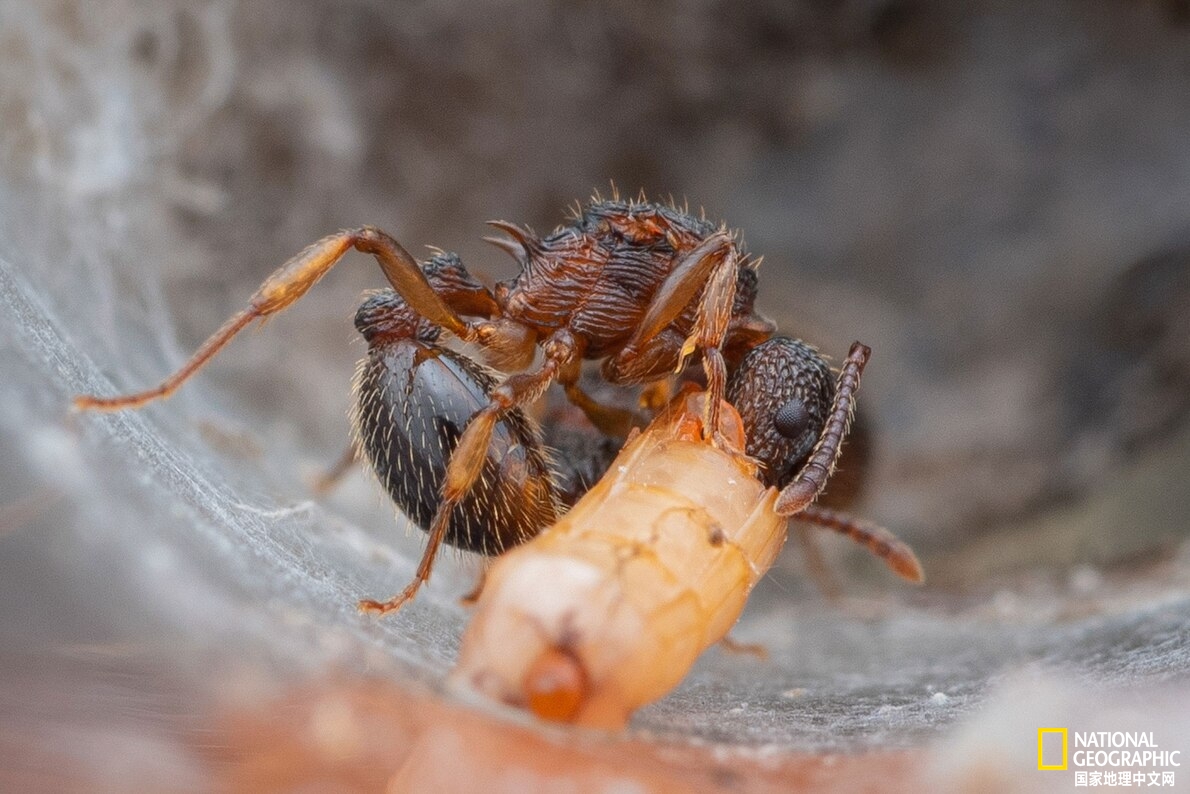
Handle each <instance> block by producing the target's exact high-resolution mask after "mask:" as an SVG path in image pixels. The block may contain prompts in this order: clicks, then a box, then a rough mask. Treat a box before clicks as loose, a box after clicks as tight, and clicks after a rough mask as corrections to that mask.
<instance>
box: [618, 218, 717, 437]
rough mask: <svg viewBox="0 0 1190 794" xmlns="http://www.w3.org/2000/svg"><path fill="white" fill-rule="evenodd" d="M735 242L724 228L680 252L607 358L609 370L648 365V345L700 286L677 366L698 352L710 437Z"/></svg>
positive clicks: (687, 304) (713, 431) (714, 429)
mask: <svg viewBox="0 0 1190 794" xmlns="http://www.w3.org/2000/svg"><path fill="white" fill-rule="evenodd" d="M739 262H740V258H739V253H738V252H737V251H736V247H735V241H734V240H733V239H732V237H731V235H730V234H729V233H728V232H726V231H718V232H716V233H714V234H712V235H711V236H709V237H707V238H706V239H705V240H703V241H702V242H701V243H700V244H699V245H698V246H696V247H695V248H694V249H692V250H690V251H689V252H687V253H686V254H684V255H683V256H682V257H681V258H680V259H679V260H678V262H677V264H676V265H675V266H674V268H673V270H672V271H671V272H670V274H669V275H668V276H667V277H666V279H665V281H664V282H662V284H661V286H660V287H659V288H658V289H657V292H656V294H655V295H654V296H653V299H652V301H651V303H650V304H649V307H648V310H647V311H646V312H645V315H644V317H643V318H642V319H641V322H640V325H639V326H638V328H637V331H636V333H635V334H634V335H633V337H632V339H631V340H630V341H629V342H628V344H627V345H625V347H624V349H623V350H622V351H621V352H620V353H619V354H618V355H617V356H616V357H615V358H614V359H612V360H611V361H610V362H609V363H610V365H611V372H612V373H613V374H615V373H620V379H621V380H625V379H626V378H625V377H624V374H626V373H631V372H633V371H634V370H639V369H642V368H644V369H647V367H648V364H647V363H644V362H647V361H648V360H649V356H648V354H647V352H646V351H647V350H648V348H649V344H650V342H652V341H654V340H655V339H656V338H657V337H658V336H659V335H661V334H662V332H663V331H665V329H666V327H667V326H669V325H670V323H672V322H673V321H674V320H676V319H678V317H680V316H681V315H682V313H683V312H685V311H686V310H687V309H688V308H689V307H690V304H691V301H693V300H694V299H695V297H696V296H697V295H698V292H699V290H702V297H701V298H700V299H699V301H698V307H697V310H696V314H695V320H694V326H693V328H692V329H691V331H690V333H689V334H688V336H687V337H686V340H685V342H684V343H683V345H682V347H681V349H680V351H678V362H677V370H679V371H680V370H681V369H682V366H683V364H684V362H685V361H686V359H687V358H688V357H689V356H690V355H692V354H693V353H694V352H695V351H700V352H701V353H702V356H703V370H704V372H705V373H706V378H707V400H706V409H705V411H706V412H705V414H704V416H703V425H704V427H705V428H706V431H705V432H706V433H707V434H708V436H709V437H710V438H714V437H715V435H716V434H717V433H718V427H719V404H720V401H721V400H722V399H723V396H724V394H725V393H726V390H727V366H726V363H725V362H724V360H723V353H722V350H721V348H722V346H723V344H724V340H725V339H726V337H727V332H728V328H729V326H730V324H731V320H732V310H733V308H734V302H735V290H736V279H737V277H738V270H739V267H740V264H739Z"/></svg>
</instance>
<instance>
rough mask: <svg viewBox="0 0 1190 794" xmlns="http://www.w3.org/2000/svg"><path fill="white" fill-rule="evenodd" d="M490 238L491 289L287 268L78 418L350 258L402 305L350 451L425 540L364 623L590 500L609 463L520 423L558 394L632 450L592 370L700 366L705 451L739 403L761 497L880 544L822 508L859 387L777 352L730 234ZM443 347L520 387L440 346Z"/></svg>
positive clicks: (455, 271)
mask: <svg viewBox="0 0 1190 794" xmlns="http://www.w3.org/2000/svg"><path fill="white" fill-rule="evenodd" d="M491 225H492V226H493V227H494V228H496V229H498V230H499V231H501V232H503V233H504V234H505V235H506V236H504V237H499V238H487V239H489V241H490V242H492V243H494V244H495V245H497V246H498V247H500V248H501V249H503V250H504V251H506V252H508V253H509V254H511V255H512V256H513V257H514V259H516V261H517V264H518V265H519V266H520V268H521V269H520V272H519V273H518V274H517V275H516V276H514V277H513V278H512V279H510V280H507V281H503V282H500V283H499V284H497V285H496V287H495V288H494V289H493V290H489V289H487V288H486V287H484V286H483V285H482V284H480V283H479V282H478V281H476V280H475V279H474V278H473V277H472V276H471V275H470V274H469V273H468V272H467V270H466V269H465V268H464V267H463V265H462V263H461V262H460V261H459V259H458V257H457V256H454V255H452V254H437V255H435V256H433V257H432V258H431V259H429V260H427V261H426V262H424V263H421V264H419V263H418V262H417V261H416V260H415V259H414V258H413V257H412V256H411V255H410V254H409V253H408V252H407V251H406V250H405V249H404V248H403V247H402V246H401V245H400V244H399V243H398V242H397V241H396V240H395V239H393V238H392V237H391V236H389V235H388V234H387V233H385V232H383V231H381V230H380V229H377V228H375V227H371V226H363V227H359V228H357V229H351V230H347V231H341V232H338V233H336V234H333V235H330V236H328V237H325V238H323V239H322V240H319V241H318V242H316V243H314V244H313V245H311V246H310V247H308V248H307V249H305V250H304V251H302V252H301V253H300V254H298V255H297V256H295V257H293V258H292V259H290V260H289V261H288V262H286V263H285V264H284V265H282V266H281V267H280V268H279V269H278V270H277V271H276V272H274V273H273V274H272V275H271V276H270V277H269V278H268V279H266V280H265V282H264V283H263V284H262V285H261V287H260V288H259V289H258V290H257V292H256V293H255V295H253V297H252V298H251V300H250V301H249V305H248V307H247V308H246V309H244V310H242V311H240V312H238V313H237V314H235V315H234V316H233V317H231V318H230V319H229V320H228V321H227V322H226V323H225V324H224V325H223V327H222V328H220V329H219V330H218V331H216V332H215V334H213V335H212V336H211V337H210V338H209V339H208V340H207V341H206V342H204V343H203V345H202V346H200V348H199V349H198V350H197V351H196V352H195V353H194V355H193V356H192V357H191V358H190V359H189V360H188V361H187V362H185V363H184V364H183V365H182V367H181V368H180V369H178V371H177V372H175V373H174V374H172V375H170V376H169V377H168V378H166V379H165V380H164V381H163V382H162V383H161V384H159V385H158V386H157V387H155V388H153V389H149V390H147V391H143V392H138V393H134V394H128V395H124V396H118V397H106V398H101V397H93V396H79V397H77V398H76V399H75V405H76V406H77V407H78V408H80V409H86V410H101V411H110V410H119V409H123V408H136V407H140V406H142V405H144V404H145V403H148V402H150V401H152V400H155V399H158V398H165V397H168V396H169V395H170V394H172V393H173V392H174V391H175V390H176V389H177V388H178V387H179V386H180V385H181V384H182V383H183V382H185V381H186V380H187V379H188V378H189V377H190V376H191V375H193V374H194V373H195V372H196V371H197V370H198V369H199V368H200V367H202V366H203V365H204V364H205V363H206V362H207V361H209V360H210V359H211V358H212V357H213V356H214V355H215V354H216V353H218V352H219V350H220V349H222V348H223V347H224V346H225V345H226V344H227V343H228V342H229V341H230V340H231V339H232V338H233V337H234V336H235V335H236V334H237V333H238V332H239V331H240V330H242V329H243V328H244V327H246V326H247V325H249V324H250V323H251V322H253V321H254V320H258V319H263V318H266V317H268V316H269V315H272V314H275V313H277V312H279V311H281V310H283V309H285V308H286V307H288V306H290V305H291V304H293V303H294V302H295V301H296V300H298V299H299V298H300V297H301V296H302V295H304V294H305V293H306V291H307V290H308V289H309V288H310V287H312V286H313V285H314V284H315V283H317V282H318V280H319V279H321V278H322V277H323V276H324V275H326V273H327V272H328V271H329V270H330V269H331V268H332V267H333V266H334V265H335V264H336V263H338V262H339V261H340V259H342V257H343V256H344V254H346V253H347V252H348V251H349V250H351V249H353V248H354V249H356V250H358V251H361V252H363V253H368V254H371V255H373V256H374V257H375V258H376V260H377V262H378V263H379V264H380V267H381V269H382V271H383V272H384V274H385V276H386V277H387V279H388V281H389V283H390V284H391V286H392V289H390V290H384V291H381V292H378V293H375V294H373V295H371V296H370V297H368V298H367V299H366V300H365V302H364V303H363V305H362V306H361V307H360V309H359V311H358V312H357V314H356V327H357V328H358V329H359V330H360V332H361V333H362V334H363V335H364V337H365V338H366V340H367V342H368V348H369V349H368V357H367V359H366V360H365V361H364V362H363V363H362V365H361V367H360V370H359V373H358V377H357V379H356V381H357V391H358V404H357V407H356V410H355V412H354V413H355V427H356V434H357V448H358V449H359V450H360V451H361V452H362V453H363V454H364V455H365V456H366V458H367V459H368V461H369V462H370V463H371V465H372V468H373V469H374V470H375V472H376V474H377V476H378V477H379V479H380V481H381V482H382V483H383V484H384V486H385V487H386V489H387V490H388V492H389V494H390V495H391V496H392V498H393V500H394V501H395V502H396V503H397V505H398V506H399V507H400V508H401V509H402V510H403V511H404V512H405V513H406V514H408V515H409V516H410V517H411V518H412V519H413V520H414V521H416V522H417V523H418V525H419V526H421V527H422V528H424V529H426V531H427V532H428V533H429V540H428V543H427V546H426V549H425V552H424V554H423V556H422V559H421V562H420V564H419V566H418V568H417V572H416V574H415V575H414V578H413V581H411V582H410V583H409V585H408V586H407V587H405V589H404V590H403V591H401V592H400V593H399V594H398V595H396V596H394V597H393V598H391V599H389V600H387V601H383V602H379V601H370V600H369V601H362V602H361V603H360V608H361V609H363V610H365V611H370V612H376V613H381V614H383V613H386V612H389V611H392V610H396V609H399V608H400V607H401V605H403V604H404V603H405V602H406V601H408V600H409V599H410V598H412V597H413V596H414V594H415V593H416V592H417V590H418V588H419V587H420V586H421V584H422V583H423V582H425V581H427V580H428V579H429V576H430V572H431V569H432V566H433V563H434V559H435V556H436V555H437V552H438V550H439V548H440V546H441V544H442V543H443V542H447V543H450V544H452V545H455V546H457V547H459V548H464V549H470V550H475V551H480V552H482V553H485V554H499V553H501V552H502V551H504V550H505V549H507V548H509V547H510V546H512V545H515V544H517V543H519V542H521V541H522V540H524V539H526V538H528V537H531V536H533V535H534V534H536V533H537V532H538V531H540V530H541V529H542V528H543V527H545V526H548V525H549V524H550V523H551V522H552V521H553V520H554V518H555V517H556V516H557V515H558V514H559V512H560V511H563V510H565V508H566V507H567V505H568V504H569V503H572V502H573V500H574V499H575V498H577V496H578V495H581V492H582V491H583V490H584V489H585V488H586V487H588V486H589V485H590V484H591V481H592V480H591V478H592V476H595V475H597V473H598V471H599V468H600V466H601V465H603V466H605V465H606V463H607V461H608V460H610V457H611V456H610V455H602V456H599V455H596V456H588V457H587V459H586V460H583V461H580V462H579V463H577V464H576V463H573V462H570V463H567V462H566V461H565V460H563V461H560V463H559V464H557V465H555V466H554V467H551V465H550V462H549V460H548V456H547V453H546V452H545V451H544V449H543V444H542V442H541V440H540V437H539V435H538V431H537V430H536V429H535V428H534V426H533V424H532V423H531V422H530V421H529V420H528V419H527V417H526V414H525V409H526V408H527V407H528V406H529V405H530V404H532V403H534V402H536V401H537V400H538V399H539V398H540V397H542V395H543V394H544V393H545V392H546V390H547V389H548V387H549V386H550V385H551V384H552V383H554V382H557V383H559V384H560V385H561V386H562V387H563V390H564V392H565V395H566V397H567V398H568V399H569V401H570V402H571V403H573V404H574V405H576V406H578V407H579V408H580V409H581V410H582V411H583V413H584V414H586V416H587V417H588V418H589V419H590V421H591V423H592V425H593V426H594V427H595V428H597V429H598V431H599V432H600V433H602V434H604V435H606V436H608V437H611V438H617V439H618V438H622V437H623V436H625V435H626V434H627V433H628V431H629V429H630V428H631V427H632V426H633V425H634V424H636V423H638V422H637V416H636V414H635V412H634V411H631V410H628V409H625V408H623V407H617V406H614V405H611V404H608V403H605V402H601V401H599V400H596V399H594V398H593V397H592V396H590V395H589V394H588V393H587V391H586V390H584V388H583V387H582V386H581V385H580V378H581V376H582V373H583V363H584V361H595V362H599V363H600V368H599V369H600V373H601V376H602V379H603V380H604V381H605V382H606V383H609V384H612V385H616V386H646V387H650V386H651V385H655V384H658V383H662V384H664V383H668V382H671V381H672V380H673V379H674V378H675V373H676V372H681V373H683V374H682V375H681V376H680V377H682V378H688V377H691V373H692V372H694V371H693V370H691V369H690V367H689V366H686V365H687V364H688V363H689V362H691V361H693V362H695V363H698V364H701V380H702V381H704V383H705V389H706V392H707V398H706V400H705V401H704V403H703V404H704V405H705V406H706V407H705V411H706V415H705V416H704V417H703V423H702V424H703V427H705V428H706V432H707V434H708V438H709V440H711V441H712V442H713V441H714V436H715V433H716V432H717V431H716V429H717V428H718V427H719V411H720V403H721V400H722V399H723V398H724V397H726V398H727V399H728V400H729V402H731V403H732V404H733V405H735V406H736V408H737V410H739V412H740V414H741V415H742V417H743V419H744V423H745V427H746V428H747V452H748V454H749V455H751V456H753V457H755V458H756V459H757V460H758V461H759V462H760V463H761V466H762V470H763V472H764V479H765V483H766V484H767V485H771V486H775V487H778V488H781V489H782V490H781V494H780V496H779V497H778V499H777V501H776V505H775V509H776V511H777V512H778V514H780V515H783V516H792V515H797V517H798V519H799V520H803V521H808V522H810V523H815V524H819V525H821V526H824V527H826V528H829V529H832V530H836V531H840V532H843V533H844V534H849V535H851V536H853V537H857V538H859V539H861V540H863V541H864V542H866V543H868V544H869V546H870V547H872V544H873V543H876V542H875V541H872V540H871V537H872V535H871V532H870V531H869V528H867V527H863V526H861V525H860V524H858V523H856V522H854V521H852V520H851V519H848V518H846V517H842V516H839V515H838V514H834V513H828V512H826V511H820V510H817V509H816V508H813V507H811V503H812V502H813V501H814V500H815V499H816V498H817V496H818V495H819V493H820V492H821V491H822V489H823V487H824V486H825V484H826V481H827V479H828V477H829V476H830V474H831V472H832V470H833V468H834V465H835V462H836V460H837V458H838V455H839V452H840V449H841V445H842V441H843V438H844V436H845V435H846V432H847V427H848V422H849V420H850V416H851V408H852V406H853V403H854V389H855V387H856V386H858V378H856V379H855V382H854V385H850V386H849V385H848V383H847V382H846V381H845V380H844V381H841V382H840V384H839V385H838V387H836V383H835V381H834V380H833V378H832V377H831V373H830V368H829V367H828V366H827V364H826V363H825V362H824V361H823V360H822V358H821V357H820V356H819V355H818V354H817V353H816V352H815V351H814V350H813V348H810V347H809V346H807V345H805V344H803V343H801V342H797V341H794V340H791V339H787V338H784V337H775V336H774V333H775V327H774V326H773V324H772V323H771V322H769V321H768V320H766V319H765V318H763V317H761V316H760V315H759V314H757V313H756V311H755V308H754V303H755V299H756V296H757V288H758V282H757V272H756V264H757V263H756V260H754V259H753V258H751V257H750V256H749V255H748V254H747V253H746V252H745V251H744V249H743V246H742V244H741V243H740V241H739V239H738V236H737V235H736V234H734V233H732V232H730V231H729V230H728V229H727V228H726V227H724V226H717V225H715V224H712V223H710V222H708V221H707V220H706V219H705V218H701V217H694V216H693V215H690V214H689V213H687V212H684V211H681V210H678V209H676V208H675V207H672V206H669V205H665V204H658V203H652V202H646V201H643V200H641V201H622V200H619V199H618V198H613V199H611V200H601V199H598V198H596V199H595V200H593V201H591V202H590V203H588V204H587V205H586V206H584V207H582V208H581V209H580V210H579V211H578V212H577V213H576V214H575V216H574V217H573V218H572V219H571V220H570V222H569V223H567V224H565V225H563V226H561V227H559V228H557V229H556V230H555V231H553V232H552V233H550V234H549V235H546V236H544V237H539V236H537V235H535V234H534V233H533V232H532V231H530V230H529V229H526V228H523V227H520V226H516V225H513V224H511V223H506V222H503V221H497V222H492V224H491ZM443 332H446V333H448V334H449V335H451V336H453V337H455V338H457V339H459V340H461V341H463V342H466V343H470V344H473V345H476V346H478V347H479V348H480V349H481V350H482V351H483V354H484V356H485V358H486V359H487V362H488V364H490V365H491V366H493V367H495V368H497V369H498V370H499V371H501V372H506V373H512V374H508V375H500V374H497V373H496V372H495V371H493V370H490V369H488V368H487V367H485V366H483V365H480V364H479V363H477V362H475V361H473V360H472V359H470V358H468V357H466V356H464V355H462V354H460V353H457V352H455V351H454V350H452V349H450V348H448V347H446V346H444V345H442V344H440V343H439V341H440V336H441V335H442V334H443ZM538 351H540V361H539V363H536V365H534V359H535V356H536V355H537V354H538ZM661 391H662V392H664V389H662V390H661ZM601 461H602V462H601ZM583 470H585V472H586V474H585V476H584V473H583ZM886 534H887V533H886ZM883 537H884V536H881V538H883ZM880 543H883V544H884V547H883V548H881V547H879V544H877V547H874V551H875V552H876V553H877V554H880V556H883V557H885V558H886V560H888V561H889V562H890V564H894V563H893V558H894V557H895V555H894V554H893V551H892V550H890V548H888V541H887V540H884V539H882V540H880ZM894 567H895V565H894Z"/></svg>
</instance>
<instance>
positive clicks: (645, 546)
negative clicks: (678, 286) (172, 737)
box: [451, 393, 786, 729]
mask: <svg viewBox="0 0 1190 794" xmlns="http://www.w3.org/2000/svg"><path fill="white" fill-rule="evenodd" d="M702 403H703V396H702V394H701V393H691V394H687V395H685V396H683V397H681V398H679V399H678V400H677V401H675V403H674V404H673V405H671V406H670V408H669V409H667V410H666V411H665V412H664V413H663V414H662V415H661V416H659V417H658V418H657V419H656V420H655V421H654V422H653V424H651V425H650V426H649V428H648V429H646V430H645V431H644V432H642V433H638V434H637V435H636V436H635V437H634V438H633V439H631V440H630V441H629V443H628V444H627V445H626V446H625V447H624V449H623V451H622V452H621V453H620V455H619V456H618V457H617V458H616V460H615V462H614V463H613V464H612V466H611V468H610V470H609V471H608V473H607V474H606V475H605V476H604V477H603V479H602V480H600V482H599V483H598V484H597V485H596V486H595V487H594V488H592V489H591V490H590V492H588V493H587V494H586V495H585V496H584V497H583V499H582V500H581V501H579V502H578V504H576V505H575V506H574V508H573V509H571V510H570V512H569V513H567V514H566V515H565V516H563V517H562V518H561V519H560V520H559V521H558V522H557V523H556V524H555V525H554V526H553V527H551V528H549V529H547V530H546V531H544V532H543V533H542V534H540V535H539V536H537V537H536V538H534V539H533V540H532V541H530V542H529V543H526V544H525V545H523V546H520V547H518V548H516V549H513V550H512V551H509V552H508V553H506V554H504V555H502V556H501V557H500V558H499V559H497V560H496V561H495V562H494V564H493V565H492V568H491V569H490V571H489V572H488V574H487V577H486V581H485V583H484V586H483V591H482V594H481V595H480V598H479V601H478V603H477V605H476V611H475V615H474V618H473V619H472V621H471V624H470V626H469V627H468V628H467V631H466V633H465V635H464V637H463V641H462V648H461V650H460V653H459V660H458V666H457V667H456V668H455V670H454V672H453V673H452V676H451V678H452V681H453V682H454V683H456V684H462V685H464V686H467V687H470V688H472V689H474V690H476V691H478V692H480V693H482V694H483V695H486V696H487V697H489V698H492V699H493V700H496V701H500V702H504V703H508V704H512V705H516V706H520V707H523V708H526V709H528V710H529V711H531V712H533V713H535V714H537V715H538V716H539V717H542V718H545V719H550V720H556V721H562V722H570V723H575V724H579V725H586V726H592V727H600V728H608V729H614V728H619V727H621V726H623V725H624V724H625V723H626V722H627V720H628V718H629V716H630V715H631V714H632V712H633V711H634V710H636V709H637V708H639V707H640V706H642V705H644V704H646V703H650V702H652V701H653V700H656V699H658V698H660V697H662V696H663V695H665V694H666V693H667V692H669V691H670V690H671V689H673V687H674V686H676V685H677V684H678V682H679V681H681V679H682V678H683V677H684V676H685V675H686V673H687V671H689V669H690V667H691V666H692V665H693V664H694V661H695V659H697V658H698V656H699V654H701V653H702V652H703V651H704V650H705V649H706V648H707V647H709V646H710V645H712V644H714V643H715V642H718V641H719V640H720V639H722V638H723V637H724V636H725V635H726V634H727V632H728V630H729V629H730V628H731V627H732V626H733V625H734V624H735V622H736V620H737V619H738V618H739V616H740V613H741V612H742V611H743V609H744V604H745V602H746V601H747V598H748V594H749V592H751V590H752V588H753V586H755V584H756V583H757V581H758V580H759V579H760V577H761V576H763V575H764V573H765V572H766V571H767V570H768V569H769V567H770V566H771V565H772V563H773V560H774V559H775V558H776V556H777V553H778V552H779V551H780V549H781V546H782V544H783V543H784V541H785V535H786V519H785V518H783V517H781V516H778V515H777V514H776V512H775V511H774V509H773V505H774V502H775V500H776V498H777V493H778V492H777V490H776V489H773V488H766V487H765V486H764V485H763V484H762V483H761V482H760V481H759V480H758V479H757V477H756V473H757V472H756V464H755V463H754V462H752V461H751V460H750V459H749V458H748V457H746V456H745V455H744V454H743V449H744V430H743V426H742V423H741V421H740V418H739V415H738V414H737V413H736V412H735V410H734V409H733V408H731V406H730V405H729V404H727V403H726V402H725V403H723V405H722V413H721V420H720V421H721V425H720V431H721V435H720V438H719V442H718V443H717V444H712V443H710V442H708V441H705V440H703V437H702V417H703V404H702Z"/></svg>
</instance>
